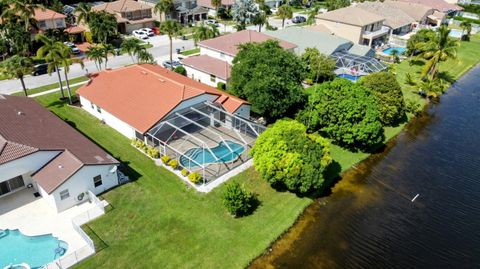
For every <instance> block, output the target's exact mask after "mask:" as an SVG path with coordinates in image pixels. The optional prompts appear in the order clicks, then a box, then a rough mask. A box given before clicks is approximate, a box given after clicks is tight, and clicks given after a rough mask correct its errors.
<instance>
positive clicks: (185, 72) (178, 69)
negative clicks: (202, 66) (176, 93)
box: [173, 66, 187, 76]
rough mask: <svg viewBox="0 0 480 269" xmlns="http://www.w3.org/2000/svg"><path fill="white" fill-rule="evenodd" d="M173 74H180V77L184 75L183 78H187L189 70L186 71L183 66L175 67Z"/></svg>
mask: <svg viewBox="0 0 480 269" xmlns="http://www.w3.org/2000/svg"><path fill="white" fill-rule="evenodd" d="M173 72H175V73H179V74H180V75H183V76H186V75H187V70H186V69H185V67H183V66H177V67H175V69H174V70H173Z"/></svg>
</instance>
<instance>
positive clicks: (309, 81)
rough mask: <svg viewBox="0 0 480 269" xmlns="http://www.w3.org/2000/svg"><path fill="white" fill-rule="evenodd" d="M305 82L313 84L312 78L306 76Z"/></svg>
mask: <svg viewBox="0 0 480 269" xmlns="http://www.w3.org/2000/svg"><path fill="white" fill-rule="evenodd" d="M305 84H307V85H313V80H312V79H311V78H306V79H305Z"/></svg>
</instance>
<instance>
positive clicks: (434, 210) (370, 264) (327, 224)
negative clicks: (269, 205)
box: [252, 67, 480, 268]
mask: <svg viewBox="0 0 480 269" xmlns="http://www.w3.org/2000/svg"><path fill="white" fill-rule="evenodd" d="M479 85H480V67H477V68H475V69H473V70H472V71H471V72H469V73H468V74H467V75H465V76H464V77H463V78H462V79H461V80H459V81H458V82H457V83H455V84H454V85H453V86H452V87H451V88H450V89H449V90H448V93H447V94H446V95H444V96H443V97H442V99H441V102H440V104H437V105H432V106H431V107H430V108H429V110H428V115H427V116H424V117H421V118H419V119H417V120H414V121H413V122H412V123H411V124H409V125H408V127H407V129H406V130H405V131H404V132H402V133H401V134H400V135H399V136H398V138H397V139H396V141H394V142H392V144H393V145H392V147H390V148H389V149H388V150H387V151H388V152H385V153H383V154H380V155H377V156H373V157H372V158H370V159H369V160H367V161H366V162H364V163H362V164H360V165H359V166H358V167H357V168H356V169H352V170H351V171H349V172H348V173H347V174H346V175H344V178H343V179H342V180H341V181H340V182H339V183H337V185H336V186H335V187H334V191H333V194H332V195H330V196H329V197H327V198H323V199H319V200H318V201H316V202H315V203H314V204H313V205H312V206H311V207H309V208H308V209H307V210H306V212H305V214H304V216H302V218H301V219H300V220H299V222H298V224H297V225H296V226H295V227H294V228H292V229H291V231H290V232H289V233H287V234H286V235H285V236H284V237H283V238H282V239H281V240H279V241H278V242H277V243H276V244H275V245H274V246H273V251H272V252H271V253H270V254H269V255H265V256H263V257H261V258H260V259H258V260H256V261H255V262H254V263H253V265H252V268H480V231H479V229H480V93H479V91H480V86H479ZM417 193H419V194H420V196H419V197H418V198H417V199H416V200H415V202H411V199H412V198H413V197H414V196H415V195H416V194H417Z"/></svg>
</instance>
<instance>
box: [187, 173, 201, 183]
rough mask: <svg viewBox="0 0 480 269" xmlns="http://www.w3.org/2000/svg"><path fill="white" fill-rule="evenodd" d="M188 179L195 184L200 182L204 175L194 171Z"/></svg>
mask: <svg viewBox="0 0 480 269" xmlns="http://www.w3.org/2000/svg"><path fill="white" fill-rule="evenodd" d="M188 180H190V182H192V183H194V184H198V183H200V181H201V180H202V176H201V175H200V174H199V173H198V172H193V173H191V174H190V175H188Z"/></svg>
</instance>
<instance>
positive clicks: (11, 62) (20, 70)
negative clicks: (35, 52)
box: [0, 55, 33, 96]
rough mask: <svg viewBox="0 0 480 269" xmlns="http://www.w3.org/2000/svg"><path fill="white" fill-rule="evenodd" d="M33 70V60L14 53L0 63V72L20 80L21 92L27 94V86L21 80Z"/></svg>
mask: <svg viewBox="0 0 480 269" xmlns="http://www.w3.org/2000/svg"><path fill="white" fill-rule="evenodd" d="M32 71H33V61H32V59H30V58H28V57H23V56H19V55H14V56H12V57H11V58H8V59H7V60H5V61H3V62H1V63H0V73H1V74H3V75H6V76H7V77H10V78H16V79H19V80H20V83H21V84H22V89H23V93H24V94H25V96H28V94H27V87H26V86H25V81H24V80H23V78H24V76H25V75H28V74H30V73H31V72H32Z"/></svg>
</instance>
